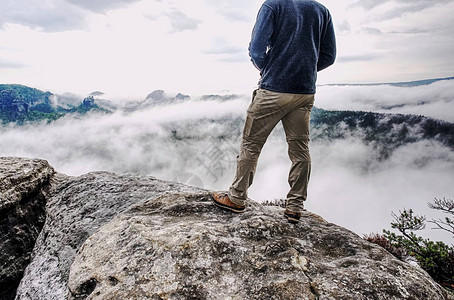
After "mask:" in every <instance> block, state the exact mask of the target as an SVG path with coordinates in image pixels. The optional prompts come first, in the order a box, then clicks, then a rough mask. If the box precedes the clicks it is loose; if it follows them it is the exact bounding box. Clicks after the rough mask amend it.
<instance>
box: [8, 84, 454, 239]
mask: <svg viewBox="0 0 454 300" xmlns="http://www.w3.org/2000/svg"><path fill="white" fill-rule="evenodd" d="M433 87H434V86H431V88H433ZM444 88H446V86H438V88H437V89H435V88H434V89H432V90H431V91H430V92H429V91H427V95H428V94H430V95H437V98H439V99H442V98H443V96H442V94H443V89H444ZM345 89H347V90H349V91H347V92H346V91H343V92H339V91H340V90H339V89H337V90H336V89H335V90H330V91H331V92H332V93H331V97H332V98H333V99H332V101H333V102H334V101H336V100H337V101H339V102H341V103H342V102H343V103H344V104H345V103H352V104H357V102H358V101H363V102H364V103H367V102H368V101H369V102H370V101H372V104H375V103H373V102H374V101H377V100H380V99H381V100H382V101H385V102H386V101H390V102H391V100H386V99H387V98H389V97H392V96H393V95H395V98H394V99H398V98H399V96H403V95H404V96H405V95H410V94H411V95H413V96H415V95H417V94H419V93H420V92H421V90H420V89H419V88H418V87H413V88H408V90H412V91H411V92H410V93H408V94H407V92H406V90H407V88H402V87H395V89H393V90H386V89H383V87H377V89H369V90H367V89H366V90H365V89H363V88H362V87H351V86H350V87H345ZM356 89H359V92H356V91H355V90H356ZM379 90H381V92H382V93H381V94H376V93H377V91H379ZM360 94H361V95H362V96H361V97H356V98H353V99H352V101H346V99H344V98H343V97H344V96H346V95H350V96H352V95H358V96H359V95H360ZM325 96H326V95H323V94H322V95H318V96H317V100H316V105H317V106H321V104H322V103H323V102H325V101H326V98H325ZM248 98H249V97H245V98H233V100H229V101H221V100H219V101H197V100H190V101H187V102H183V103H179V104H173V105H163V106H154V107H149V108H147V109H144V110H142V111H137V112H134V113H130V114H126V113H121V112H117V113H115V114H112V115H96V114H95V115H88V116H86V117H84V118H82V119H74V118H71V117H65V118H63V119H60V120H58V121H56V122H53V123H51V124H38V125H30V126H26V127H0V156H25V157H39V158H44V159H47V160H48V161H49V162H50V163H51V164H52V165H53V166H54V167H55V168H56V170H58V171H59V172H63V173H67V174H69V175H78V174H83V173H86V172H89V171H95V170H105V171H115V172H120V173H125V172H129V173H140V174H144V175H152V176H155V177H158V178H161V179H168V180H173V179H175V178H180V177H181V176H183V175H184V176H186V177H187V176H188V175H191V176H193V177H197V178H198V181H197V182H199V183H200V182H201V183H202V184H203V186H204V187H205V188H208V189H214V190H225V189H227V188H228V186H229V185H230V184H231V180H232V179H233V173H234V168H235V156H236V154H237V152H238V150H239V136H240V131H241V129H242V126H243V122H244V117H245V113H246V109H247V106H248V104H249V101H250V100H249V99H248ZM404 98H405V97H404ZM448 98H449V97H448ZM414 101H418V99H415V100H414ZM404 102H405V103H411V102H412V100H411V99H409V98H408V99H404ZM359 103H361V102H359ZM344 107H345V108H350V109H351V108H352V107H348V106H347V105H344ZM371 107H374V105H372V106H371ZM422 107H424V105H422ZM188 111H190V112H191V113H188ZM451 111H452V110H451ZM311 156H312V163H313V173H312V175H311V182H310V186H309V198H308V201H307V202H306V207H307V208H308V209H309V210H310V211H313V212H315V213H318V214H320V215H321V216H322V217H324V218H325V219H326V220H328V221H330V222H335V223H337V224H340V225H343V226H346V227H347V228H349V229H352V230H354V231H356V232H357V233H359V234H365V233H370V232H372V231H374V232H380V231H381V229H383V228H389V222H390V219H391V216H390V212H391V211H396V212H397V211H398V210H399V209H403V208H410V207H411V208H414V209H415V211H416V212H417V213H420V214H426V215H428V216H429V215H430V214H429V213H428V211H429V210H428V208H427V206H426V203H427V202H429V201H431V200H432V199H433V197H444V196H445V197H451V196H452V172H453V171H454V152H453V150H452V149H449V148H447V147H445V146H443V145H441V144H439V143H437V142H433V141H428V140H422V141H420V142H417V143H412V144H407V145H404V146H400V147H399V148H398V149H396V150H395V151H394V152H393V153H392V154H391V156H390V157H389V158H387V159H386V160H377V153H376V149H375V148H374V146H373V143H368V144H366V143H364V141H363V140H362V139H361V137H359V136H347V137H346V138H345V139H336V140H332V141H329V140H323V139H317V140H314V141H312V142H311ZM216 157H217V158H219V160H216V159H217V158H216ZM421 162H424V164H421ZM289 167H290V161H289V159H288V157H287V144H286V141H285V136H284V133H283V129H282V126H281V125H278V127H277V128H276V129H275V131H274V132H273V133H272V134H271V136H270V138H269V139H268V141H267V144H266V145H265V147H264V149H263V152H262V154H261V156H260V159H259V163H258V168H257V172H256V177H255V179H254V184H253V185H252V187H251V189H250V192H249V197H251V198H252V199H255V200H257V201H264V200H273V199H275V198H283V197H285V195H286V193H287V192H288V183H287V175H288V170H289ZM213 170H215V172H213ZM449 193H451V194H449ZM440 238H441V239H443V238H444V237H440ZM449 238H450V237H449Z"/></svg>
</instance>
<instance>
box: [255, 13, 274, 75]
mask: <svg viewBox="0 0 454 300" xmlns="http://www.w3.org/2000/svg"><path fill="white" fill-rule="evenodd" d="M273 32H274V12H273V11H272V10H271V8H269V7H268V6H266V5H262V7H261V8H260V10H259V13H258V15H257V20H256V22H255V25H254V29H253V30H252V37H251V42H250V43H249V56H250V57H251V61H252V63H253V64H254V66H255V67H256V68H257V69H258V70H259V71H261V70H262V69H263V67H264V66H265V61H266V55H267V51H268V47H270V46H271V36H272V35H273Z"/></svg>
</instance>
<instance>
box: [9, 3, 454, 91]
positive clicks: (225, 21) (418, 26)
mask: <svg viewBox="0 0 454 300" xmlns="http://www.w3.org/2000/svg"><path fill="white" fill-rule="evenodd" d="M320 2H321V3H323V4H324V5H326V6H327V7H328V8H329V9H330V11H331V13H332V15H333V19H334V22H335V27H336V33H337V40H338V54H339V55H338V60H337V62H336V64H335V66H333V67H332V68H330V69H328V70H326V71H323V72H321V73H320V74H319V83H341V82H342V83H347V82H348V83H359V82H391V81H409V80H418V79H425V78H437V77H448V76H453V74H454V72H453V70H454V59H453V56H452V53H454V34H453V29H452V28H453V25H454V15H453V14H452V12H453V11H454V0H437V1H433V0H321V1H320ZM261 3H262V0H247V1H244V0H191V1H187V0H39V1H38V0H0V7H1V9H0V82H1V83H21V84H26V85H29V86H33V87H37V88H40V89H43V90H51V91H53V92H56V93H62V92H74V93H79V94H88V93H90V92H92V91H94V90H101V91H103V92H105V93H107V95H110V96H119V97H144V96H145V95H146V94H148V93H149V92H150V91H152V90H155V89H165V90H168V91H173V92H183V93H188V94H201V93H212V92H218V91H223V90H229V91H233V92H246V91H249V90H251V89H253V88H254V87H255V85H256V82H257V79H258V74H257V71H256V70H255V69H254V68H253V67H252V65H251V64H250V62H249V58H248V54H247V46H248V43H249V38H250V34H251V30H252V27H253V24H254V21H255V17H256V14H257V11H258V9H259V7H260V5H261Z"/></svg>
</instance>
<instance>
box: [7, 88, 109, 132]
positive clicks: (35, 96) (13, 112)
mask: <svg viewBox="0 0 454 300" xmlns="http://www.w3.org/2000/svg"><path fill="white" fill-rule="evenodd" d="M0 93H1V95H2V96H1V99H0V100H1V105H0V124H1V123H3V124H7V123H16V124H18V125H21V124H24V123H26V122H39V121H42V120H47V121H53V120H56V119H59V118H61V117H63V116H64V115H65V114H67V113H80V114H84V113H86V112H88V111H90V110H101V111H105V110H106V109H104V108H101V107H99V106H98V105H97V104H96V103H95V101H94V98H93V96H89V97H87V98H85V99H80V101H77V100H76V101H74V99H65V97H64V96H60V103H59V101H57V99H56V95H54V94H53V93H51V92H49V91H46V92H43V91H41V90H38V89H36V88H31V87H28V86H25V85H21V84H0Z"/></svg>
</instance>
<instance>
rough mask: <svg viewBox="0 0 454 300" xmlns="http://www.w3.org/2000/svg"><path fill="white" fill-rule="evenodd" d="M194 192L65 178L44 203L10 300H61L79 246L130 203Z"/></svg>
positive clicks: (105, 177)
mask: <svg viewBox="0 0 454 300" xmlns="http://www.w3.org/2000/svg"><path fill="white" fill-rule="evenodd" d="M179 191H180V192H194V191H197V189H195V188H192V187H189V186H185V185H181V184H176V183H173V182H165V181H161V180H157V179H155V178H152V177H138V176H134V175H116V174H112V173H107V172H98V173H90V174H87V175H84V176H80V177H74V178H67V180H65V181H62V182H59V183H58V185H57V186H56V187H55V189H54V192H53V195H52V197H50V198H49V199H48V201H47V206H46V222H45V224H44V227H43V229H42V231H41V233H40V235H39V237H38V240H37V242H36V245H35V249H34V251H33V259H32V261H31V263H30V265H29V266H28V267H27V269H26V271H25V274H24V278H23V279H22V281H21V284H20V286H19V288H18V290H17V296H16V299H32V300H36V299H39V300H44V299H55V300H62V299H65V297H66V295H67V293H68V289H67V280H68V274H69V268H70V266H71V264H72V262H73V260H74V257H75V255H76V252H77V250H78V249H79V248H80V246H81V245H82V243H83V242H84V241H85V240H86V239H87V238H88V237H89V236H91V235H92V234H93V233H94V232H95V231H96V230H98V229H99V228H100V227H101V226H103V225H105V224H106V223H108V222H109V221H111V219H112V218H114V217H115V216H116V215H117V214H120V213H121V212H122V211H124V210H126V209H127V208H128V207H129V206H131V205H132V204H134V203H137V202H140V201H144V200H146V199H149V198H155V197H157V196H159V195H162V194H163V193H166V192H167V193H168V192H179Z"/></svg>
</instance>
